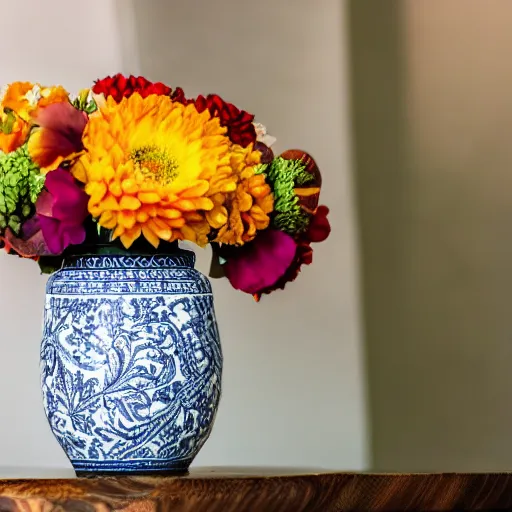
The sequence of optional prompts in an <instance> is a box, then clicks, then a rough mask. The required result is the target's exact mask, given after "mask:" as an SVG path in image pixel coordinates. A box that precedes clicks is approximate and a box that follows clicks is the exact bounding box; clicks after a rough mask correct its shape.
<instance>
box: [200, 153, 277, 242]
mask: <svg viewBox="0 0 512 512" xmlns="http://www.w3.org/2000/svg"><path fill="white" fill-rule="evenodd" d="M231 149H232V152H231V166H232V168H233V170H234V172H235V173H236V175H237V176H238V178H239V182H238V184H237V188H236V190H235V191H234V192H233V193H231V194H228V196H227V198H226V199H225V201H224V202H223V204H218V205H216V206H215V208H214V209H213V210H212V212H208V213H207V214H206V217H207V219H208V221H209V223H210V224H211V225H212V227H216V228H219V232H218V233H217V236H216V238H215V242H218V243H223V244H230V245H242V244H244V243H245V242H249V241H251V240H252V239H253V238H254V237H255V236H256V232H257V231H259V230H262V229H266V228H267V227H268V225H269V223H270V217H269V213H271V212H272V210H273V207H274V199H273V196H272V190H271V188H270V186H269V185H268V184H267V183H266V182H265V176H264V175H263V174H255V172H254V168H255V166H256V165H258V164H259V163H260V157H261V153H260V152H259V151H253V146H252V144H251V145H249V146H248V147H247V148H242V147H241V146H238V145H236V144H235V145H233V146H232V148H231ZM214 215H216V217H217V219H218V222H215V219H213V217H214Z"/></svg>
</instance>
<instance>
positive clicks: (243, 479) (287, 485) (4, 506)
mask: <svg viewBox="0 0 512 512" xmlns="http://www.w3.org/2000/svg"><path fill="white" fill-rule="evenodd" d="M511 509H512V474H438V475H436V474H417V475H393V474H383V475H379V474H359V473H358V474H354V473H333V472H310V471H308V472H301V471H297V470H277V469H276V470H268V469H266V470H263V469H261V468H260V469H256V468H255V469H243V468H242V469H233V468H225V469H223V468H218V469H199V470H193V471H192V472H191V473H190V475H188V476H185V477H122V478H114V477H109V478H92V479H68V480H64V479H57V480H41V479H39V480H38V479H30V480H0V512H68V511H69V512H108V511H113V510H117V511H123V512H152V511H155V512H203V511H204V512H206V511H207V512H284V511H286V512H303V511H308V512H339V511H350V510H361V511H381V510H389V511H394V512H396V511H402V510H421V511H428V510H435V511H440V510H471V511H473V510H511Z"/></svg>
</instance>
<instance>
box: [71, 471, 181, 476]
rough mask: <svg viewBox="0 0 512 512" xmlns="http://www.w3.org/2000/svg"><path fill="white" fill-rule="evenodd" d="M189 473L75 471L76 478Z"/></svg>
mask: <svg viewBox="0 0 512 512" xmlns="http://www.w3.org/2000/svg"><path fill="white" fill-rule="evenodd" d="M188 474H189V472H188V469H187V470H186V471H178V470H170V471H165V470H155V471H75V475H76V477H77V478H105V477H120V476H126V477H128V476H156V477H158V476H161V477H164V476H176V477H179V476H187V475H188Z"/></svg>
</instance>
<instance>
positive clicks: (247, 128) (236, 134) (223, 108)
mask: <svg viewBox="0 0 512 512" xmlns="http://www.w3.org/2000/svg"><path fill="white" fill-rule="evenodd" d="M171 99H172V100H173V101H178V102H180V103H183V105H188V104H190V103H194V105H195V106H196V109H197V111H198V112H199V113H201V112H204V111H205V110H208V111H209V112H210V115H211V116H212V117H218V118H219V120H220V124H221V126H225V127H226V128H227V129H228V137H229V138H230V139H231V141H232V142H234V143H235V144H239V145H240V146H242V147H244V148H246V147H247V146H248V145H249V144H251V143H255V142H256V129H255V128H254V125H253V121H254V115H252V114H249V113H248V112H245V110H240V109H239V108H237V107H235V105H233V104H232V103H227V102H225V101H224V100H223V99H222V98H221V97H220V96H218V95H217V94H209V95H208V96H206V97H204V96H198V97H197V98H196V99H195V100H190V99H187V98H186V97H185V93H184V92H183V89H181V88H180V87H178V88H177V89H176V90H175V91H174V92H173V93H172V95H171Z"/></svg>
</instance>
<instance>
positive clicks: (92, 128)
mask: <svg viewBox="0 0 512 512" xmlns="http://www.w3.org/2000/svg"><path fill="white" fill-rule="evenodd" d="M225 133H226V129H225V128H223V127H221V126H220V124H219V120H218V118H212V117H211V116H210V113H209V112H208V111H207V110H206V111H204V112H202V113H201V114H200V113H198V112H197V110H196V108H195V106H194V105H187V106H184V105H182V104H181V103H177V102H173V101H172V100H171V99H170V98H169V97H167V96H157V95H150V96H148V97H146V98H144V99H143V98H142V97H141V96H140V95H139V94H138V93H136V94H133V95H132V96H130V97H129V98H124V99H123V100H122V101H121V102H120V103H116V102H115V100H114V99H113V98H111V97H109V98H108V99H107V100H106V102H105V104H104V105H103V106H102V107H101V108H100V110H98V111H97V112H96V113H94V114H92V115H91V117H90V118H89V122H88V124H87V126H86V128H85V131H84V136H83V143H84V147H85V151H86V152H85V154H84V155H83V156H82V157H81V158H80V160H79V161H78V164H76V165H75V166H74V167H73V174H74V176H75V177H76V178H77V179H79V180H81V181H83V182H84V183H85V184H86V185H85V191H86V192H87V194H89V196H90V199H89V212H90V213H91V215H92V216H93V217H95V218H97V219H98V222H99V224H100V225H101V226H103V227H104V228H106V229H111V230H113V237H114V238H117V237H120V239H121V242H122V243H123V245H124V246H125V247H126V248H129V247H130V246H131V245H132V244H133V242H134V241H135V240H136V239H137V238H138V237H139V236H141V234H142V235H143V236H144V237H145V238H146V239H147V240H148V241H149V242H150V243H151V244H152V245H153V246H154V247H158V245H159V242H160V240H167V241H173V240H177V239H187V240H191V241H193V242H196V243H198V244H200V245H204V244H206V243H207V242H208V238H207V236H208V233H209V230H210V228H209V226H208V225H207V224H205V222H204V212H205V211H209V210H212V209H213V207H214V201H213V199H211V197H213V196H214V197H215V198H216V199H217V200H220V201H223V197H225V195H226V194H228V193H230V192H232V191H234V190H235V189H236V176H234V175H233V170H232V168H231V166H230V156H229V139H228V137H227V136H226V135H225Z"/></svg>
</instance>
